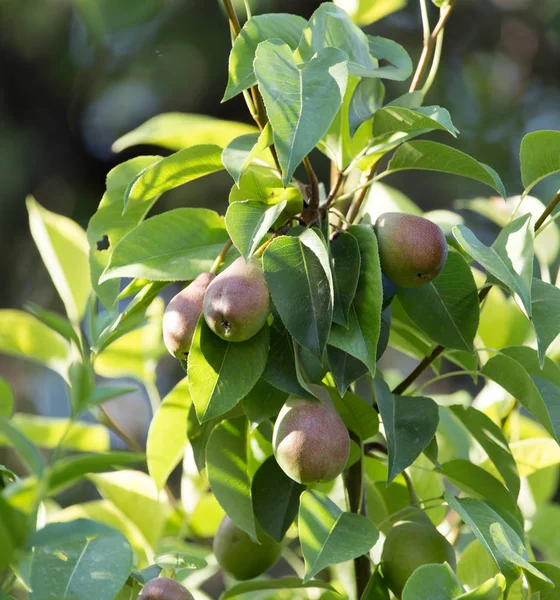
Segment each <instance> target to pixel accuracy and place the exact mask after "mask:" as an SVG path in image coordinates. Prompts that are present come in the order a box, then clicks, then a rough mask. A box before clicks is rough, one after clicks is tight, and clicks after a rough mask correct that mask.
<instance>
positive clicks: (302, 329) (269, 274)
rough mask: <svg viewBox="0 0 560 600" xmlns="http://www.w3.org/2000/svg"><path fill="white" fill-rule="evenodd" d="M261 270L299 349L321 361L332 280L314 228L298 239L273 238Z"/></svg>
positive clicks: (322, 244) (283, 320) (321, 245)
mask: <svg viewBox="0 0 560 600" xmlns="http://www.w3.org/2000/svg"><path fill="white" fill-rule="evenodd" d="M263 269H264V274H265V277H266V281H267V283H268V288H269V290H270V295H271V297H272V301H273V302H274V305H275V306H276V309H277V310H278V313H279V314H280V318H281V319H282V322H283V323H284V325H285V326H286V328H287V329H288V331H289V332H290V333H291V334H292V335H293V337H294V338H295V339H296V340H297V341H298V342H299V344H300V345H301V346H303V347H304V348H306V349H307V350H309V351H310V352H311V353H312V354H314V355H315V356H316V357H318V358H319V359H321V358H322V356H323V351H324V349H325V345H326V343H327V337H328V335H329V328H330V324H331V319H332V311H333V281H332V275H331V269H330V264H329V257H328V253H327V250H326V248H325V245H324V243H323V241H322V240H321V238H320V237H319V235H318V234H317V233H315V231H314V230H313V229H308V230H306V231H304V232H303V233H302V234H301V235H300V236H298V237H295V236H282V237H279V238H276V239H275V240H274V241H273V242H272V243H271V244H270V245H269V246H268V248H267V249H266V251H265V253H264V255H263ZM302 307H305V310H302Z"/></svg>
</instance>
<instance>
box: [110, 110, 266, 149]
mask: <svg viewBox="0 0 560 600" xmlns="http://www.w3.org/2000/svg"><path fill="white" fill-rule="evenodd" d="M256 132H257V128H256V127H254V126H253V125H247V124H245V123H238V122H236V121H223V120H222V119H216V118H214V117H209V116H207V115H195V114H186V113H163V114H161V115H156V116H155V117H152V118H151V119H148V120H147V121H146V122H145V123H142V125H140V126H139V127H137V128H136V129H134V130H132V131H131V132H129V133H127V134H126V135H123V136H122V137H120V138H119V139H118V140H117V141H116V142H115V143H114V144H113V152H122V151H123V150H126V149H127V148H130V147H131V146H138V145H150V146H162V147H163V148H167V149H168V150H173V151H177V150H183V149H185V148H192V147H193V146H198V145H201V144H213V145H216V146H220V147H221V148H225V147H226V146H227V145H228V144H229V143H230V142H231V140H233V139H234V138H236V137H238V136H240V135H244V134H250V133H256Z"/></svg>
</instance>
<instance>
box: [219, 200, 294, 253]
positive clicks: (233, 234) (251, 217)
mask: <svg viewBox="0 0 560 600" xmlns="http://www.w3.org/2000/svg"><path fill="white" fill-rule="evenodd" d="M285 208H286V201H285V200H283V201H282V202H280V203H278V204H275V205H274V206H270V207H268V206H267V205H266V204H263V203H262V202H253V201H250V200H246V201H244V202H234V203H233V204H230V206H229V208H228V211H227V213H226V229H227V232H228V233H229V236H230V238H231V241H232V242H233V243H234V244H235V247H236V248H237V249H238V250H239V252H240V254H241V256H243V258H245V260H249V257H250V256H251V255H252V254H253V253H254V252H255V250H256V249H257V248H258V246H259V244H260V242H261V241H262V239H263V237H264V236H265V235H266V234H267V232H268V230H269V229H270V228H271V227H272V226H273V225H274V223H275V222H276V220H277V219H278V217H279V216H280V215H281V214H282V211H283V210H284V209H285Z"/></svg>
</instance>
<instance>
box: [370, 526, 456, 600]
mask: <svg viewBox="0 0 560 600" xmlns="http://www.w3.org/2000/svg"><path fill="white" fill-rule="evenodd" d="M442 563H448V564H449V566H450V567H451V568H452V569H453V570H455V569H456V567H457V564H456V559H455V552H454V550H453V546H452V545H451V544H450V543H449V542H448V541H447V540H446V539H445V537H444V536H443V535H441V533H440V532H439V531H438V530H437V529H436V528H435V527H434V526H433V525H432V523H431V522H430V520H429V519H428V517H425V518H420V517H419V516H418V515H414V516H413V517H412V518H411V519H410V520H406V521H401V522H399V523H397V524H396V525H395V526H394V527H393V528H392V529H391V530H390V531H389V533H388V534H387V538H386V539H385V544H384V545H383V553H382V555H381V568H382V569H383V578H384V579H385V581H386V582H387V586H388V587H389V589H390V590H391V591H392V592H393V594H394V595H395V596H396V597H397V598H400V597H401V595H402V591H403V589H404V586H405V584H406V582H407V581H408V579H409V577H410V576H411V575H412V573H414V571H416V569H417V568H418V567H421V566H422V565H429V564H442Z"/></svg>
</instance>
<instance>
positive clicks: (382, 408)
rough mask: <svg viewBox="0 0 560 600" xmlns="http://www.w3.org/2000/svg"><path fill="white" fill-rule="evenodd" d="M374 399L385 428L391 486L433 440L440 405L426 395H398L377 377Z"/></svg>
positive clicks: (388, 480)
mask: <svg viewBox="0 0 560 600" xmlns="http://www.w3.org/2000/svg"><path fill="white" fill-rule="evenodd" d="M374 387H375V398H376V401H377V406H378V407H379V412H380V414H381V418H382V420H383V426H384V428H385V436H386V438H387V449H388V452H389V477H388V479H387V482H388V483H391V481H393V479H395V477H397V475H399V474H400V473H402V471H404V470H405V469H406V468H407V467H409V466H410V465H411V464H412V463H413V462H414V461H415V460H416V459H417V458H418V456H419V455H420V453H421V452H422V451H423V450H424V449H425V448H426V447H427V446H428V444H429V443H430V442H431V441H432V439H433V437H434V435H435V433H436V429H437V426H438V423H439V412H438V407H437V404H436V403H435V402H434V401H433V400H432V399H431V398H424V397H423V396H414V397H410V396H397V395H394V394H392V393H391V390H390V389H389V387H388V386H387V384H386V383H385V382H384V381H383V379H382V378H381V377H379V376H377V377H376V378H375V381H374Z"/></svg>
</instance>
